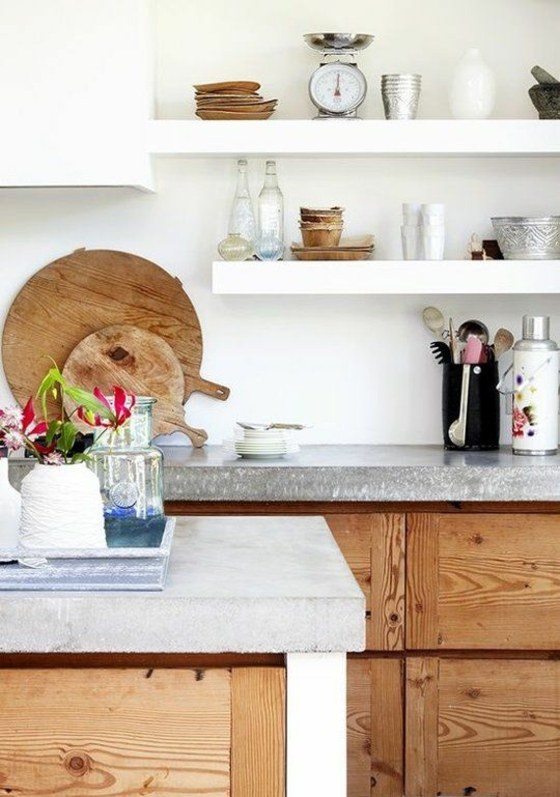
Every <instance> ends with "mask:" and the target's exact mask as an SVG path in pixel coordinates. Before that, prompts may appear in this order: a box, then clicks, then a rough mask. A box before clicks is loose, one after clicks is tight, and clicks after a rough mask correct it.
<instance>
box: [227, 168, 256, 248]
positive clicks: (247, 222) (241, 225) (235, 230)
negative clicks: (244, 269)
mask: <svg viewBox="0 0 560 797" xmlns="http://www.w3.org/2000/svg"><path fill="white" fill-rule="evenodd" d="M228 233H230V235H231V234H234V235H235V234H237V235H240V236H241V237H242V238H244V239H245V240H246V241H248V242H249V243H250V244H251V245H253V244H254V242H255V238H256V224H255V213H254V211H253V202H252V200H251V194H250V192H249V183H248V181H247V161H246V160H244V159H243V160H238V161H237V188H236V190H235V197H234V198H233V205H232V207H231V213H230V217H229V227H228Z"/></svg>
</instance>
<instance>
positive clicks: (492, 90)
mask: <svg viewBox="0 0 560 797" xmlns="http://www.w3.org/2000/svg"><path fill="white" fill-rule="evenodd" d="M449 103H450V105H451V114H452V116H453V117H454V118H455V119H488V118H489V117H490V116H491V115H492V111H493V110H494V105H495V103H496V79H495V77H494V72H493V71H492V70H491V69H490V67H489V66H488V64H486V63H485V61H484V59H483V58H482V55H481V54H480V50H477V49H475V48H472V49H470V50H467V51H466V53H465V54H464V55H463V57H462V58H461V60H460V61H459V63H458V64H457V66H456V68H455V72H454V74H453V79H452V81H451V89H450V93H449Z"/></svg>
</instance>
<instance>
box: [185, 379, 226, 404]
mask: <svg viewBox="0 0 560 797" xmlns="http://www.w3.org/2000/svg"><path fill="white" fill-rule="evenodd" d="M185 391H186V398H188V397H189V396H190V395H191V393H194V392H195V391H197V392H199V393H204V394H205V395H206V396H210V397H211V398H215V399H219V400H220V401H225V400H226V399H227V398H228V396H229V387H225V385H218V384H216V382H209V381H208V379H203V378H202V377H201V376H186V377H185Z"/></svg>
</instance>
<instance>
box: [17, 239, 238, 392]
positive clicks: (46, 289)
mask: <svg viewBox="0 0 560 797" xmlns="http://www.w3.org/2000/svg"><path fill="white" fill-rule="evenodd" d="M114 324H126V325H130V326H134V327H139V328H141V329H144V330H147V331H148V332H152V333H153V334H155V335H159V336H160V337H162V338H163V339H164V340H165V341H166V342H167V343H168V344H169V345H170V346H171V348H172V349H173V351H174V353H175V355H176V356H177V359H178V360H179V363H180V364H181V368H182V370H183V374H184V378H185V383H184V389H183V401H186V400H187V399H188V398H189V396H190V395H191V394H192V393H193V391H200V392H203V393H205V394H207V395H209V396H212V397H214V398H218V399H221V400H225V399H226V398H227V397H228V395H229V390H228V389H227V388H226V387H224V386H222V385H218V384H215V383H213V382H209V381H207V380H205V379H203V378H202V377H201V376H200V366H201V362H202V351H203V347H202V333H201V329H200V322H199V320H198V316H197V314H196V311H195V309H194V307H193V305H192V302H191V301H190V299H189V297H188V296H187V294H186V293H185V291H184V290H183V287H182V285H181V283H180V281H179V280H178V279H177V278H174V277H172V276H171V275H170V274H168V273H167V272H166V271H165V270H164V269H162V268H160V267H159V266H157V265H156V264H155V263H152V262H150V261H149V260H145V259H144V258H142V257H138V256H137V255H133V254H129V253H127V252H118V251H113V250H107V249H92V250H86V249H79V250H77V251H76V252H73V253H72V254H70V255H67V256H66V257H62V258H60V259H59V260H55V261H54V262H53V263H50V264H49V265H47V266H45V267H44V268H42V269H41V270H40V271H38V272H37V273H36V274H34V275H33V276H32V277H31V278H30V279H29V280H28V281H27V283H26V284H25V285H24V287H23V288H22V289H21V291H20V292H19V294H18V295H17V297H16V298H15V300H14V302H13V304H12V306H11V307H10V309H9V311H8V315H7V318H6V323H5V326H4V332H3V338H2V358H3V363H4V370H5V373H6V378H7V380H8V383H9V385H10V388H11V390H12V392H13V394H14V396H15V398H16V399H17V401H19V402H20V403H22V404H23V403H25V402H26V401H27V399H28V397H29V396H30V395H33V394H34V393H35V392H36V390H37V387H38V386H39V383H40V381H41V378H42V377H43V375H44V373H45V371H46V370H47V368H48V366H49V360H48V357H49V356H50V357H52V358H53V359H54V360H55V361H56V362H57V363H58V365H59V366H60V367H61V368H62V367H63V366H64V364H65V363H66V360H67V358H68V356H69V355H70V353H71V351H72V349H73V348H74V346H76V345H77V344H78V343H79V342H80V341H81V340H83V339H84V338H85V337H87V336H88V335H90V334H91V333H92V332H96V331H97V330H99V329H102V328H103V327H108V326H112V325H114ZM23 366H24V367H23Z"/></svg>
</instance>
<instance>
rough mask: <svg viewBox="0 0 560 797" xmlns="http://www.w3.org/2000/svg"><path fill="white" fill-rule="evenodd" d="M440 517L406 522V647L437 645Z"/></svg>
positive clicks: (418, 517) (419, 517)
mask: <svg viewBox="0 0 560 797" xmlns="http://www.w3.org/2000/svg"><path fill="white" fill-rule="evenodd" d="M437 522H438V516H437V515H428V514H413V515H408V516H407V519H406V536H407V543H406V545H407V566H406V567H407V570H406V646H407V648H411V649H414V648H422V649H423V648H433V647H437V645H438V615H437V612H438V588H439V584H438V537H437Z"/></svg>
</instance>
